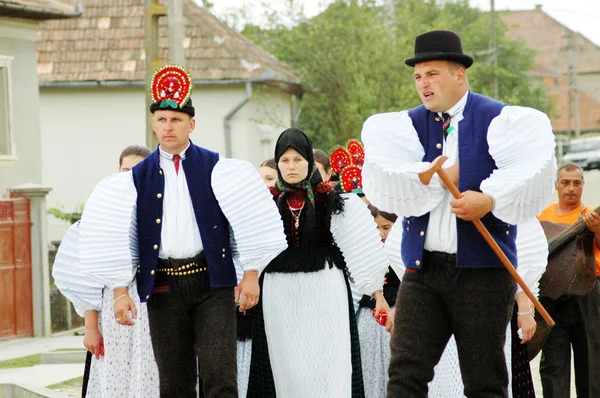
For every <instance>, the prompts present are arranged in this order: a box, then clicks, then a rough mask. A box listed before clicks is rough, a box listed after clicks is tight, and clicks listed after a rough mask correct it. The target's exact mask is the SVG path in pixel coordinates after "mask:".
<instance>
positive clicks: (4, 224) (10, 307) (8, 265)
mask: <svg viewBox="0 0 600 398" xmlns="http://www.w3.org/2000/svg"><path fill="white" fill-rule="evenodd" d="M31 272H32V268H31V218H30V212H29V199H27V198H14V199H7V200H0V339H2V338H8V337H17V336H32V335H33V296H32V287H31V285H32V283H31V276H32V275H31Z"/></svg>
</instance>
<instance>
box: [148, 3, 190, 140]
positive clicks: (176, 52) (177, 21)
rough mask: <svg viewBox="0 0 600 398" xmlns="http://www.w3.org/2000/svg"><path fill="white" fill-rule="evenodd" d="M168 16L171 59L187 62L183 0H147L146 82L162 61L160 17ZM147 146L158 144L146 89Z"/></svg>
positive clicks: (177, 62) (182, 62) (180, 62)
mask: <svg viewBox="0 0 600 398" xmlns="http://www.w3.org/2000/svg"><path fill="white" fill-rule="evenodd" d="M164 16H167V17H168V20H167V21H168V29H169V61H170V62H171V63H175V64H178V65H181V66H184V64H185V54H184V51H183V29H184V19H183V2H182V0H168V6H164V5H162V4H160V3H159V2H158V0H145V14H144V18H145V20H144V28H145V33H146V35H145V43H144V44H145V47H144V49H145V55H146V82H149V81H150V79H151V78H152V74H153V73H154V71H155V70H156V68H158V67H159V66H160V65H161V64H162V61H161V59H160V52H159V47H158V38H159V34H158V33H159V32H158V20H159V18H160V17H164ZM145 95H146V146H148V147H149V148H151V149H152V148H155V147H156V146H157V145H158V142H157V141H156V137H155V135H154V131H153V130H152V115H151V114H150V113H149V112H148V109H149V108H150V105H152V97H151V96H150V93H149V92H148V89H146V93H145Z"/></svg>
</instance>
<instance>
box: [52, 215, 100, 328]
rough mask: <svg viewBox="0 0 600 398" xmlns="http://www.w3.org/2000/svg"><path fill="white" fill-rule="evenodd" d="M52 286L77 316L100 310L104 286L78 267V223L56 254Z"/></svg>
mask: <svg viewBox="0 0 600 398" xmlns="http://www.w3.org/2000/svg"><path fill="white" fill-rule="evenodd" d="M52 277H53V278H54V284H55V285H56V287H57V288H58V290H60V292H61V293H62V294H63V295H64V296H65V297H66V298H67V299H68V300H69V301H70V302H72V303H73V305H74V306H75V311H77V314H79V316H81V317H83V316H85V312H86V311H100V310H101V309H102V290H103V289H104V285H103V284H101V283H100V282H98V281H96V280H95V279H93V278H90V277H89V276H88V275H87V274H85V273H83V272H82V271H81V267H80V265H79V222H77V223H75V224H73V225H71V226H70V227H69V229H68V230H67V232H66V233H65V236H64V237H63V240H62V242H61V243H60V246H59V248H58V251H57V253H56V257H55V259H54V265H53V266H52Z"/></svg>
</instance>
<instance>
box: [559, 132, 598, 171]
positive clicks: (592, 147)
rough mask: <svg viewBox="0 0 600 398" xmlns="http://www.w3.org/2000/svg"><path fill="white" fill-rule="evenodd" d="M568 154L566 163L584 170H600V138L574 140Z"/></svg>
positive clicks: (564, 159) (564, 160)
mask: <svg viewBox="0 0 600 398" xmlns="http://www.w3.org/2000/svg"><path fill="white" fill-rule="evenodd" d="M566 152H567V153H566V155H565V156H563V162H564V163H575V164H576V165H578V166H580V167H581V168H582V169H584V170H592V169H600V137H590V138H580V139H577V140H572V141H571V142H570V143H569V146H568V148H567V149H566Z"/></svg>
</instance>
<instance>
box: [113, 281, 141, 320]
mask: <svg viewBox="0 0 600 398" xmlns="http://www.w3.org/2000/svg"><path fill="white" fill-rule="evenodd" d="M113 294H114V297H115V303H114V312H115V320H116V321H117V323H118V324H121V325H127V326H132V325H134V324H135V322H133V319H135V318H137V309H136V308H135V303H134V302H133V300H132V299H131V297H129V293H128V289H127V288H126V287H119V288H117V289H115V290H114V292H113ZM129 312H131V315H132V316H133V319H131V316H129Z"/></svg>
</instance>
